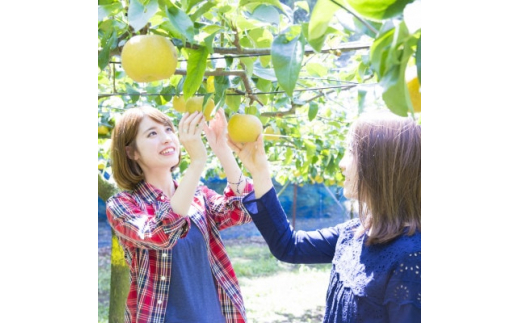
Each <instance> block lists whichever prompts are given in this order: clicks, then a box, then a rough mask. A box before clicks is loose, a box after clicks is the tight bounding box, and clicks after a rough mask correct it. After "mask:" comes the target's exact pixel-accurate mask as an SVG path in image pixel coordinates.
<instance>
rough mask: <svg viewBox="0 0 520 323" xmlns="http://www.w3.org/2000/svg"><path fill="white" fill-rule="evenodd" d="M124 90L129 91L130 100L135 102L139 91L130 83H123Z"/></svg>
mask: <svg viewBox="0 0 520 323" xmlns="http://www.w3.org/2000/svg"><path fill="white" fill-rule="evenodd" d="M125 90H126V92H127V93H130V101H131V102H132V103H136V102H137V101H138V100H139V96H140V93H139V91H137V90H136V89H134V88H133V87H132V85H130V84H128V83H125Z"/></svg>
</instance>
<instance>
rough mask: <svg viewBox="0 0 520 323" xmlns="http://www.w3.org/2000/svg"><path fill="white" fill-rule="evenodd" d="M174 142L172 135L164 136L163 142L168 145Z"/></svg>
mask: <svg viewBox="0 0 520 323" xmlns="http://www.w3.org/2000/svg"><path fill="white" fill-rule="evenodd" d="M172 140H173V139H172V135H170V134H167V133H165V134H163V142H165V143H168V142H171V141H172Z"/></svg>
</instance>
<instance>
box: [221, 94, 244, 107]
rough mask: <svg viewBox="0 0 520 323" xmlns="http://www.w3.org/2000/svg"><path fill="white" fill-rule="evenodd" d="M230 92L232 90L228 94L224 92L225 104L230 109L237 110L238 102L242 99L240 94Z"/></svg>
mask: <svg viewBox="0 0 520 323" xmlns="http://www.w3.org/2000/svg"><path fill="white" fill-rule="evenodd" d="M232 93H233V92H231V93H230V94H229V95H228V94H226V99H225V100H226V105H227V106H228V107H229V109H230V110H231V111H233V112H237V111H238V109H239V108H240V102H241V101H242V99H241V98H240V95H233V94H232Z"/></svg>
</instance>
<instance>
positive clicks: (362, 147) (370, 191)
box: [349, 111, 421, 245]
mask: <svg viewBox="0 0 520 323" xmlns="http://www.w3.org/2000/svg"><path fill="white" fill-rule="evenodd" d="M349 132H350V133H349V137H350V138H349V141H350V143H349V146H350V147H349V148H350V149H352V154H353V156H354V161H355V165H356V167H357V183H356V189H357V194H358V196H357V197H358V200H359V218H360V220H361V223H362V224H363V227H364V228H363V229H362V230H360V231H358V234H362V231H365V230H366V231H367V232H368V230H369V229H371V231H370V236H369V237H368V239H367V244H369V245H370V244H378V243H385V242H388V241H390V240H392V239H394V238H395V237H397V236H399V235H401V234H403V233H404V231H405V228H407V230H408V232H407V234H408V235H412V234H413V233H415V231H419V232H420V230H421V126H420V125H419V124H417V122H416V121H414V120H413V119H412V118H411V117H400V116H397V115H395V114H393V113H391V112H387V111H384V112H372V113H367V114H365V115H362V116H361V117H360V118H359V119H357V120H356V121H355V122H354V124H353V126H352V128H351V129H350V131H349Z"/></svg>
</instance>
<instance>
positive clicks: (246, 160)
mask: <svg viewBox="0 0 520 323" xmlns="http://www.w3.org/2000/svg"><path fill="white" fill-rule="evenodd" d="M227 138H228V145H229V147H230V148H231V150H233V151H234V152H235V153H236V154H237V156H238V158H239V159H240V160H241V161H242V164H243V165H244V166H245V168H247V170H248V171H249V173H251V175H252V176H253V177H254V176H257V175H265V174H269V161H268V160H267V155H266V154H265V149H264V140H263V135H262V134H260V135H259V136H258V138H257V139H256V141H254V142H247V143H239V142H234V141H233V140H231V138H230V137H229V135H228V136H227Z"/></svg>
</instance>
